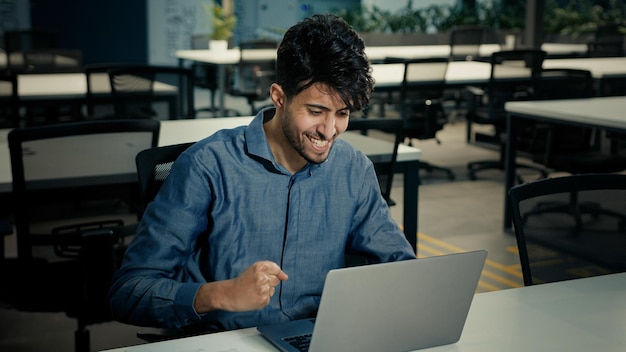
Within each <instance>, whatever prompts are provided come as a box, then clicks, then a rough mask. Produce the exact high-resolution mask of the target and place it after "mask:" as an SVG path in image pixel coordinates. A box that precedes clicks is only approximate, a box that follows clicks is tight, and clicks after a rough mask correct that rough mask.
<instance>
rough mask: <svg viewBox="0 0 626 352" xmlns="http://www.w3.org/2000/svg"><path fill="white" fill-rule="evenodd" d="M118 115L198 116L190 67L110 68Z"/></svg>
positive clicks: (143, 66) (119, 116)
mask: <svg viewBox="0 0 626 352" xmlns="http://www.w3.org/2000/svg"><path fill="white" fill-rule="evenodd" d="M108 74H109V82H110V84H111V96H112V99H113V107H114V111H115V116H116V118H135V119H150V118H152V119H159V120H164V119H165V120H167V119H169V120H177V119H191V118H195V105H194V90H193V73H192V71H191V70H190V69H186V68H179V67H170V66H154V65H131V66H128V67H123V68H114V69H111V70H108Z"/></svg>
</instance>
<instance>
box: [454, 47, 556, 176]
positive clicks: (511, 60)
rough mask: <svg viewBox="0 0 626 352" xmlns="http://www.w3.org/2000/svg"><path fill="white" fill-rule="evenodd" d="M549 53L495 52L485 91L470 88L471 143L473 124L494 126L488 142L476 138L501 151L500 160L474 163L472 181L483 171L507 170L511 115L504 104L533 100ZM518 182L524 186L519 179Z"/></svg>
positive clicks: (479, 136)
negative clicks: (507, 135)
mask: <svg viewBox="0 0 626 352" xmlns="http://www.w3.org/2000/svg"><path fill="white" fill-rule="evenodd" d="M545 57H546V52H545V51H542V50H535V49H523V50H522V49H520V50H507V51H499V52H495V53H493V54H492V56H491V71H490V76H489V81H488V82H487V85H486V87H485V89H482V88H477V87H468V88H467V89H466V91H467V93H468V96H469V97H468V99H467V101H468V104H469V106H468V111H467V115H466V118H467V140H468V141H470V140H471V139H472V124H474V123H478V124H482V125H491V126H493V127H494V130H495V131H494V133H493V135H492V136H488V137H487V138H485V137H484V136H483V135H481V134H476V139H477V141H478V139H479V138H483V140H482V141H486V142H489V143H490V144H495V145H497V146H498V148H499V159H497V160H481V161H473V162H470V163H468V164H467V169H468V173H469V177H470V179H471V180H476V179H477V176H476V173H477V172H478V171H481V170H487V169H496V170H504V159H505V155H504V153H505V148H504V145H505V141H506V124H507V116H506V115H507V114H506V111H505V110H504V104H505V103H506V102H507V101H515V100H529V99H532V98H533V96H532V94H533V89H534V86H535V84H536V83H535V78H536V74H537V72H538V71H539V70H540V69H541V66H542V64H543V60H544V58H545ZM517 167H518V168H525V169H530V170H534V171H537V172H539V173H540V174H541V177H546V176H547V172H546V171H545V170H543V169H542V168H538V167H534V166H532V165H526V164H517ZM517 179H518V182H523V181H522V179H521V177H520V176H519V175H518V176H517Z"/></svg>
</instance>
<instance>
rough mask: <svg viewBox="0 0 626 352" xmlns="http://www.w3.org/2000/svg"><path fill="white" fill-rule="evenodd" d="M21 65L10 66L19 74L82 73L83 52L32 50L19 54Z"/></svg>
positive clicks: (73, 50) (55, 49) (54, 49)
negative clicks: (21, 57)
mask: <svg viewBox="0 0 626 352" xmlns="http://www.w3.org/2000/svg"><path fill="white" fill-rule="evenodd" d="M20 53H21V54H22V56H23V59H22V62H23V65H22V66H19V67H18V65H12V67H11V69H12V70H14V71H17V72H19V73H64V72H82V71H83V52H82V51H80V50H75V49H58V48H52V49H32V50H26V51H21V52H20Z"/></svg>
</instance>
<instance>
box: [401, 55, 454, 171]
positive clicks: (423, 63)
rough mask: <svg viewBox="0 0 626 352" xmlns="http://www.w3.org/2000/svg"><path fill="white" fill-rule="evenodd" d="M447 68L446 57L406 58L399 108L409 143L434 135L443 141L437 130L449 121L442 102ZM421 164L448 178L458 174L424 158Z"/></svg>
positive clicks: (425, 168)
mask: <svg viewBox="0 0 626 352" xmlns="http://www.w3.org/2000/svg"><path fill="white" fill-rule="evenodd" d="M447 68H448V60H447V59H444V58H433V59H411V60H405V61H404V74H403V78H402V85H401V87H400V103H399V110H400V115H401V117H402V120H403V121H404V126H403V128H402V133H403V135H404V137H405V138H407V139H408V140H409V145H412V140H413V139H418V140H425V139H434V140H435V141H436V142H437V143H438V144H440V143H441V142H440V141H439V139H438V138H437V133H438V132H439V131H441V130H442V129H443V128H444V126H445V125H446V123H447V122H448V119H447V116H446V114H445V113H444V110H443V105H442V99H443V92H444V89H445V77H446V70H447ZM420 168H421V169H424V170H426V171H427V172H429V173H432V172H433V171H435V170H437V171H442V172H444V173H445V174H446V175H447V177H448V179H449V180H454V178H455V175H454V172H453V171H452V170H451V169H450V168H446V167H441V166H436V165H434V164H431V163H429V162H427V161H424V160H420Z"/></svg>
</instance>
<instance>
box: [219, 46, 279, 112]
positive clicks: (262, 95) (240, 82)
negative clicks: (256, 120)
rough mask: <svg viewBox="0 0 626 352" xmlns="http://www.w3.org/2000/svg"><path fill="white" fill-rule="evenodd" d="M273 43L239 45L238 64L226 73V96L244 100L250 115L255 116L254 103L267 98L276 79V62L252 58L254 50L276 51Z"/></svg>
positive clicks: (255, 108) (255, 107)
mask: <svg viewBox="0 0 626 352" xmlns="http://www.w3.org/2000/svg"><path fill="white" fill-rule="evenodd" d="M276 48H278V43H276V42H275V41H267V40H255V41H247V42H242V43H240V44H239V49H240V51H241V56H240V58H239V63H238V64H237V65H236V66H233V67H232V68H231V70H230V71H229V73H228V76H229V79H228V84H227V92H228V94H230V95H232V96H236V97H244V98H246V100H247V102H248V105H249V106H250V114H251V115H256V113H257V110H258V109H259V108H257V106H256V103H258V102H261V101H265V100H267V99H268V98H269V89H270V86H271V85H272V83H274V79H275V78H276V60H275V59H271V60H260V59H257V58H255V57H254V54H251V53H253V52H254V50H257V49H276Z"/></svg>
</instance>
